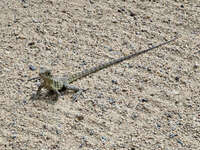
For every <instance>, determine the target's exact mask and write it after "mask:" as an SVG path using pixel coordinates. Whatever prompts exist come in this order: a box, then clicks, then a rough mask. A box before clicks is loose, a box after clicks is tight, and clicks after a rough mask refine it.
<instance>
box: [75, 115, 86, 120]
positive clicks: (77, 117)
mask: <svg viewBox="0 0 200 150" xmlns="http://www.w3.org/2000/svg"><path fill="white" fill-rule="evenodd" d="M76 119H77V120H78V121H81V120H83V119H84V117H83V116H82V115H76Z"/></svg>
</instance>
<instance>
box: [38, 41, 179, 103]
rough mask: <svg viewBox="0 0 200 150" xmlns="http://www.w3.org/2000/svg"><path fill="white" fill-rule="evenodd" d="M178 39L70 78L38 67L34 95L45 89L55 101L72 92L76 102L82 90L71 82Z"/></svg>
mask: <svg viewBox="0 0 200 150" xmlns="http://www.w3.org/2000/svg"><path fill="white" fill-rule="evenodd" d="M177 38H178V37H175V38H173V39H171V40H169V41H166V42H163V43H161V44H159V45H157V46H153V47H150V48H148V49H146V50H143V51H140V52H137V53H133V54H129V55H127V56H123V57H120V58H118V59H113V60H111V61H109V62H107V63H103V64H99V65H98V66H95V67H92V68H90V69H85V70H83V71H81V72H78V73H75V74H72V75H71V76H70V77H68V78H67V77H66V78H58V77H54V76H53V75H52V71H51V70H50V69H47V68H46V67H40V71H39V79H42V82H41V84H40V86H39V87H38V90H37V93H36V96H38V95H39V94H40V91H41V89H42V88H45V89H47V90H49V91H53V92H55V93H56V99H57V98H58V97H59V96H61V93H60V92H61V91H63V90H72V91H74V92H75V94H74V95H73V100H74V101H76V100H77V97H78V96H79V95H80V94H81V93H82V92H83V91H84V90H83V89H81V88H78V87H75V86H73V85H70V84H71V83H72V82H74V81H76V80H78V79H81V78H83V77H86V76H88V75H90V74H92V73H95V72H97V71H99V70H102V69H105V68H107V67H109V66H112V65H114V64H118V63H120V62H122V61H124V60H128V59H130V58H133V57H136V56H139V55H141V54H144V53H146V52H148V51H151V50H153V49H156V48H158V47H160V46H163V45H165V44H168V43H170V42H172V41H174V40H176V39H177Z"/></svg>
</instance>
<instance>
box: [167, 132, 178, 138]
mask: <svg viewBox="0 0 200 150" xmlns="http://www.w3.org/2000/svg"><path fill="white" fill-rule="evenodd" d="M175 136H178V135H177V134H173V133H171V134H170V135H169V137H170V138H174V137H175Z"/></svg>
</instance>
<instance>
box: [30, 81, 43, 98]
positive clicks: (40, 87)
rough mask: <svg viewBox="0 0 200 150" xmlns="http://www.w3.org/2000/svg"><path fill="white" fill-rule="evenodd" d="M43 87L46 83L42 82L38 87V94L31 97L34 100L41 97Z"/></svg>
mask: <svg viewBox="0 0 200 150" xmlns="http://www.w3.org/2000/svg"><path fill="white" fill-rule="evenodd" d="M43 87H44V85H43V84H41V85H40V86H39V87H38V90H37V92H36V94H33V96H32V97H31V99H33V100H35V99H37V98H38V97H39V95H40V92H41V89H42V88H43Z"/></svg>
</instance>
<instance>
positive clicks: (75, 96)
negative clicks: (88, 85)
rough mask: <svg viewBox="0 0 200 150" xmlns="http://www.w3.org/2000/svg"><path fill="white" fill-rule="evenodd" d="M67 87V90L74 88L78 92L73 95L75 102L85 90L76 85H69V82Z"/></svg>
mask: <svg viewBox="0 0 200 150" xmlns="http://www.w3.org/2000/svg"><path fill="white" fill-rule="evenodd" d="M65 88H66V90H72V91H74V92H76V93H74V94H73V96H72V100H73V101H74V102H76V101H77V98H78V97H79V96H80V95H81V94H82V92H83V91H84V90H83V89H80V88H78V87H75V86H73V85H68V84H65Z"/></svg>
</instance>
